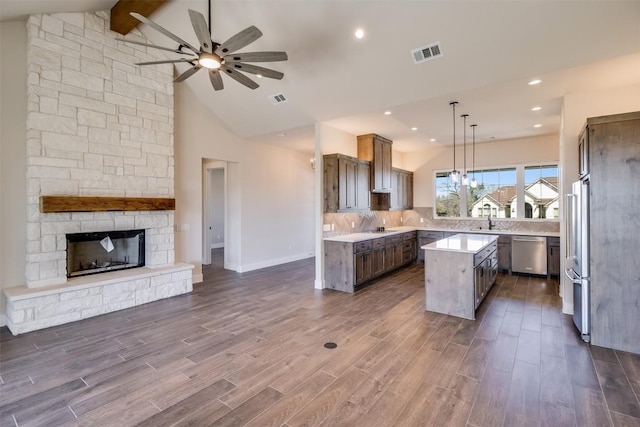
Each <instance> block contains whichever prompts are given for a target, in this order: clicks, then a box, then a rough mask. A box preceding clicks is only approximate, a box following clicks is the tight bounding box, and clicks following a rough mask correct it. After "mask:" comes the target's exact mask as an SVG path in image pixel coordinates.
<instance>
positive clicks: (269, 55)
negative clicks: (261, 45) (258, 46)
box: [224, 52, 289, 62]
mask: <svg viewBox="0 0 640 427" xmlns="http://www.w3.org/2000/svg"><path fill="white" fill-rule="evenodd" d="M287 59H289V57H288V56H287V52H246V53H234V54H233V55H227V56H225V57H224V61H225V62H276V61H286V60H287Z"/></svg>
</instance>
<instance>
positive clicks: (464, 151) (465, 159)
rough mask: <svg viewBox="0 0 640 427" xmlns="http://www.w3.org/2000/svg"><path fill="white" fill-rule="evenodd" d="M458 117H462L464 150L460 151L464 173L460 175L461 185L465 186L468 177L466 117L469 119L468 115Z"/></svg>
mask: <svg viewBox="0 0 640 427" xmlns="http://www.w3.org/2000/svg"><path fill="white" fill-rule="evenodd" d="M460 117H462V120H463V123H464V124H463V127H462V129H463V133H464V145H463V147H464V149H463V151H462V153H463V155H464V156H463V159H464V161H463V166H464V172H463V174H462V185H467V184H468V183H469V177H467V117H469V115H468V114H463V115H461V116H460Z"/></svg>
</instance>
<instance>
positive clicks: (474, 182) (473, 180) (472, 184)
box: [469, 178, 478, 188]
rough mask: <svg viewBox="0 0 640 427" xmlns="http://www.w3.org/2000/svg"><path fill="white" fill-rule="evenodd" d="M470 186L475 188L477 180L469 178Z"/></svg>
mask: <svg viewBox="0 0 640 427" xmlns="http://www.w3.org/2000/svg"><path fill="white" fill-rule="evenodd" d="M469 185H471V188H476V187H477V186H478V181H476V179H475V178H473V179H471V184H469Z"/></svg>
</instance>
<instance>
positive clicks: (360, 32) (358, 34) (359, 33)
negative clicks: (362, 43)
mask: <svg viewBox="0 0 640 427" xmlns="http://www.w3.org/2000/svg"><path fill="white" fill-rule="evenodd" d="M355 34H356V38H357V39H361V38H363V37H364V30H363V29H362V28H358V29H357V30H356V33H355Z"/></svg>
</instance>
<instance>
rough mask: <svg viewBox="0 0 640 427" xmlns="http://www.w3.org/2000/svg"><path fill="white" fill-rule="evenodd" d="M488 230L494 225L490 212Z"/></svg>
mask: <svg viewBox="0 0 640 427" xmlns="http://www.w3.org/2000/svg"><path fill="white" fill-rule="evenodd" d="M488 219H489V230H491V229H492V228H493V226H494V225H495V224H494V223H493V222H491V212H489V217H488Z"/></svg>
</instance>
